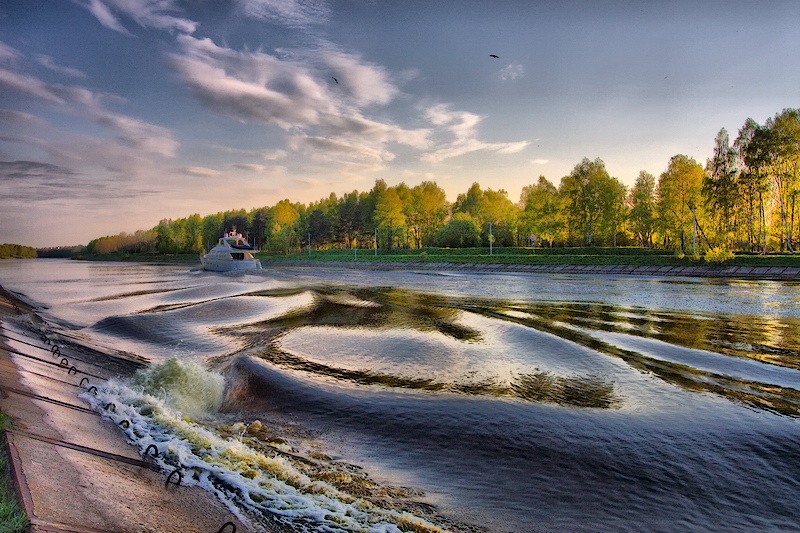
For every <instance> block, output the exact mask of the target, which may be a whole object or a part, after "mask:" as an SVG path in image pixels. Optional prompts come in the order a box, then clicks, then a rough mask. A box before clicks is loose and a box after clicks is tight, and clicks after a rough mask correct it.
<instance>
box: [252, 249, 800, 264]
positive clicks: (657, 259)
mask: <svg viewBox="0 0 800 533" xmlns="http://www.w3.org/2000/svg"><path fill="white" fill-rule="evenodd" d="M257 256H258V257H259V259H269V260H281V259H291V260H313V261H398V262H402V261H408V262H450V263H478V264H487V263H488V264H526V265H561V264H564V265H636V266H697V265H707V264H709V263H707V262H705V261H704V260H703V259H702V258H701V259H699V260H697V259H692V258H691V257H689V256H686V257H682V258H681V257H678V256H676V255H675V253H674V252H672V251H671V250H652V249H649V248H600V247H586V248H538V249H535V250H532V249H530V248H494V249H493V250H492V254H491V255H490V254H489V249H488V248H423V249H419V250H406V249H400V250H378V253H377V254H375V251H374V250H369V249H362V250H357V251H354V250H325V251H312V252H311V253H310V254H309V253H308V252H304V253H297V254H289V255H275V254H268V253H264V252H261V253H259V254H258V255H257ZM724 264H725V265H731V266H765V267H767V266H782V267H790V266H796V267H800V253H783V254H780V253H775V254H766V255H760V254H750V253H742V254H737V255H736V256H735V257H734V258H733V259H729V260H728V261H725V263H724Z"/></svg>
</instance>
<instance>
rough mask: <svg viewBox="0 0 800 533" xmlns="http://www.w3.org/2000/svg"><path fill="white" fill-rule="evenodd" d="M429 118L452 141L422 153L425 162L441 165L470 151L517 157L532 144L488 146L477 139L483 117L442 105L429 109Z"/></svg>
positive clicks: (521, 142)
mask: <svg viewBox="0 0 800 533" xmlns="http://www.w3.org/2000/svg"><path fill="white" fill-rule="evenodd" d="M425 116H426V118H427V119H428V121H430V123H431V124H433V125H434V126H436V127H437V128H438V131H440V132H441V133H443V134H445V135H449V136H450V137H451V138H452V139H451V140H448V141H443V142H441V143H439V144H438V145H437V147H436V149H435V150H433V151H432V152H428V153H426V154H423V156H422V160H423V161H426V162H429V163H440V162H442V161H444V160H446V159H451V158H454V157H458V156H461V155H464V154H468V153H471V152H478V151H484V152H494V153H497V154H515V153H518V152H521V151H522V150H524V149H525V148H526V147H527V146H528V145H529V144H530V142H529V141H515V142H505V143H488V142H484V141H481V140H478V139H477V128H478V125H479V124H480V122H481V120H483V117H481V116H479V115H476V114H474V113H470V112H468V111H452V110H451V109H450V106H448V105H446V104H439V105H435V106H432V107H430V108H428V109H427V111H426V113H425Z"/></svg>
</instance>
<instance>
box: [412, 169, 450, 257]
mask: <svg viewBox="0 0 800 533" xmlns="http://www.w3.org/2000/svg"><path fill="white" fill-rule="evenodd" d="M405 213H406V217H407V219H408V226H409V229H410V231H411V234H412V237H413V238H414V240H415V242H416V246H417V248H422V247H423V246H431V245H432V244H433V240H434V237H435V235H436V231H437V230H438V229H439V227H441V226H442V224H444V220H445V218H446V217H447V199H446V197H445V193H444V190H443V189H442V188H441V187H439V186H438V185H436V183H435V182H433V181H423V182H422V183H420V184H419V185H417V186H416V187H414V188H412V189H411V197H410V201H409V203H408V204H407V205H406V209H405Z"/></svg>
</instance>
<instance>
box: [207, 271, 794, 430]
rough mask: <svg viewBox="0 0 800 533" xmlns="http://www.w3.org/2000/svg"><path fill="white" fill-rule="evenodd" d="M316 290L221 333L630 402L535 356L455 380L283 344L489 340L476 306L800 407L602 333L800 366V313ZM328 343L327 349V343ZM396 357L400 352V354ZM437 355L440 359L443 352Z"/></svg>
mask: <svg viewBox="0 0 800 533" xmlns="http://www.w3.org/2000/svg"><path fill="white" fill-rule="evenodd" d="M306 290H310V291H311V293H312V294H313V299H312V300H313V303H312V304H311V305H308V306H305V307H302V308H297V309H294V310H292V311H291V312H288V313H286V314H284V315H282V316H280V317H278V318H275V319H273V320H267V321H264V322H260V323H257V324H251V325H249V326H248V327H246V328H222V329H221V331H223V332H225V333H227V334H232V335H237V336H242V337H244V338H245V339H247V343H248V344H249V347H250V348H251V349H255V350H256V351H258V352H259V354H260V356H261V357H263V358H264V359H266V360H268V361H270V362H272V363H274V364H278V365H281V366H284V367H289V368H293V369H298V370H302V371H306V372H310V373H313V374H317V375H321V376H327V377H333V378H335V379H338V380H343V381H348V382H351V383H356V384H360V385H382V386H389V387H402V388H410V389H420V390H427V391H441V392H453V393H460V394H473V395H491V396H498V397H510V398H517V399H521V400H525V401H530V402H547V403H556V404H560V405H567V406H575V407H595V408H608V407H615V406H619V405H620V404H621V403H622V400H623V399H622V398H621V397H620V394H619V392H618V390H617V387H616V385H615V384H614V383H613V382H612V381H609V379H607V378H606V377H604V376H602V375H593V374H585V373H584V374H578V375H575V374H574V373H573V374H572V375H561V374H559V373H556V372H552V371H543V370H540V369H539V368H537V367H536V366H535V364H534V365H533V366H530V365H529V366H528V367H523V368H520V369H517V370H516V371H513V372H510V375H508V376H507V375H504V374H502V373H499V372H498V373H497V374H496V375H489V376H486V375H485V374H481V373H479V372H472V373H469V372H466V371H465V376H464V377H463V378H462V379H447V378H448V373H447V372H446V371H444V369H442V372H430V371H429V372H428V373H426V374H424V375H416V376H414V375H411V376H410V375H404V374H403V373H402V372H393V371H375V370H374V369H371V368H370V365H368V364H366V360H367V357H366V356H368V355H369V354H367V353H364V354H362V355H364V357H365V364H364V366H365V367H366V368H347V367H346V366H345V365H340V364H336V362H335V361H333V360H323V361H320V360H314V358H312V357H307V356H306V355H305V354H298V353H294V352H293V351H291V350H286V349H284V348H283V346H282V340H283V339H284V338H285V337H286V335H288V334H289V333H291V332H292V331H298V330H301V329H303V330H304V331H306V332H311V331H312V330H313V328H317V327H321V326H324V327H325V328H334V329H336V330H337V331H338V332H340V334H342V335H351V337H348V339H351V340H352V342H353V343H355V344H358V343H359V342H360V341H359V339H358V333H357V331H359V330H361V331H365V330H369V331H384V332H391V331H416V332H421V333H427V334H438V335H442V336H444V337H446V338H448V339H452V340H455V341H458V342H459V343H464V344H473V345H478V346H481V345H485V344H486V343H487V339H486V338H485V336H486V334H485V332H484V331H481V330H480V329H478V328H475V327H473V326H472V325H471V324H470V321H469V320H465V314H474V315H478V316H481V317H485V318H487V319H490V320H492V321H495V322H496V323H497V324H498V325H499V324H502V323H512V324H516V325H519V326H524V327H525V328H529V329H530V330H533V331H538V332H545V333H549V334H551V335H555V336H557V337H559V338H560V339H563V340H566V341H568V342H569V343H572V344H573V345H579V346H582V347H584V348H587V349H589V350H591V351H592V352H595V353H599V354H604V355H606V356H612V357H615V358H619V359H621V360H623V361H624V362H625V363H627V364H628V365H630V366H631V367H633V368H634V369H636V370H639V371H643V372H646V373H648V374H650V375H653V376H657V377H658V378H660V379H662V380H664V381H665V382H668V383H670V384H673V385H676V386H679V387H681V388H683V389H685V390H689V391H694V392H710V393H714V394H717V395H720V396H723V397H725V398H728V399H729V400H733V401H736V402H740V403H744V404H746V405H748V406H751V407H756V408H759V409H765V410H768V411H772V412H776V413H780V414H784V415H791V416H797V415H798V414H800V392H798V390H796V389H795V388H791V387H786V386H778V385H774V384H771V383H764V382H761V381H759V380H754V379H747V377H746V376H745V377H742V376H731V375H727V373H726V372H714V371H709V370H703V369H699V368H695V367H694V366H692V365H690V364H684V363H678V362H674V361H669V360H665V359H663V358H655V357H650V356H648V355H645V354H643V353H640V352H639V351H637V350H632V349H628V348H623V347H621V346H618V345H616V344H614V343H613V342H608V341H607V340H602V339H600V338H598V335H597V334H596V333H597V332H610V333H620V334H624V335H629V336H633V337H641V338H648V339H654V340H658V341H661V342H664V343H668V344H670V345H674V346H681V347H684V348H689V349H692V350H707V351H711V352H715V353H717V354H724V355H727V356H733V357H737V358H747V359H749V360H754V361H760V362H762V363H769V364H771V365H780V366H783V367H787V368H792V369H797V368H800V357H798V355H799V354H798V352H797V351H796V350H794V349H792V348H791V347H790V346H792V345H795V344H797V341H800V339H798V331H800V327H798V326H800V324H798V321H797V319H794V318H774V317H752V316H732V315H715V316H711V315H702V314H689V313H680V312H666V311H652V310H648V309H643V308H637V307H628V308H626V307H621V306H616V305H608V304H599V303H561V302H509V301H498V300H492V299H484V300H478V299H475V298H470V299H464V298H454V297H447V296H442V295H434V294H423V293H419V292H414V291H410V290H406V289H400V288H396V287H391V288H390V287H379V288H363V287H359V288H354V289H347V288H341V287H316V288H313V289H306ZM287 294H288V293H287V291H285V290H284V291H259V292H258V293H249V294H248V295H250V296H252V295H259V296H265V297H278V296H285V295H287ZM304 328H305V329H304ZM407 344H408V347H406V348H405V349H406V350H413V349H414V344H413V343H411V342H409V343H407ZM359 349H364V350H365V351H366V350H368V348H367V347H366V345H364V346H361V347H360V348H359V347H356V348H355V350H356V351H358V350H359ZM393 349H395V350H400V351H402V350H403V349H404V348H403V347H402V343H401V346H400V348H397V347H396V346H394V345H393ZM319 350H320V351H324V348H323V347H320V348H319ZM392 355H394V356H397V354H396V353H394V352H393V354H392ZM427 355H428V356H429V357H430V358H433V359H435V358H436V357H438V355H439V354H437V353H431V354H427ZM331 357H332V358H333V359H335V358H334V357H333V356H331ZM466 374H471V375H469V376H467V375H466Z"/></svg>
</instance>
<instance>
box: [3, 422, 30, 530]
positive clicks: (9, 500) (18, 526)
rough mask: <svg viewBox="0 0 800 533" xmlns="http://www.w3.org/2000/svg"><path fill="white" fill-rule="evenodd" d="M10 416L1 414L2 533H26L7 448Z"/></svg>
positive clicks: (25, 522)
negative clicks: (6, 441) (13, 483)
mask: <svg viewBox="0 0 800 533" xmlns="http://www.w3.org/2000/svg"><path fill="white" fill-rule="evenodd" d="M7 427H8V416H6V415H5V414H4V413H2V412H0V441H1V442H2V444H3V446H2V447H1V448H0V533H24V532H25V531H27V528H28V518H27V517H26V516H25V513H24V512H23V511H22V509H21V508H20V506H19V504H18V503H17V500H16V498H15V495H14V491H13V490H12V488H11V472H10V469H9V464H8V456H7V455H6V447H5V439H6V436H5V430H6V428H7Z"/></svg>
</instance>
